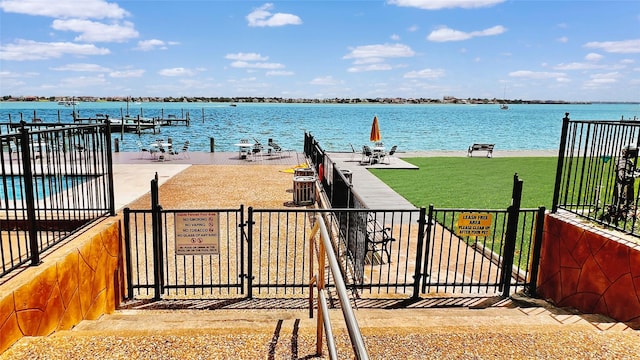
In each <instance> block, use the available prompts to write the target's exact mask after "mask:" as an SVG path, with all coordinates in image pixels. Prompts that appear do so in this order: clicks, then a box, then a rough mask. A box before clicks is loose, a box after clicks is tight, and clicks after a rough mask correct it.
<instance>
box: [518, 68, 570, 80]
mask: <svg viewBox="0 0 640 360" xmlns="http://www.w3.org/2000/svg"><path fill="white" fill-rule="evenodd" d="M509 76H511V77H518V78H525V79H533V80H543V79H556V80H559V79H563V78H566V77H567V75H566V74H565V73H561V72H547V71H529V70H518V71H513V72H510V73H509Z"/></svg>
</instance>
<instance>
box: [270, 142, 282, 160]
mask: <svg viewBox="0 0 640 360" xmlns="http://www.w3.org/2000/svg"><path fill="white" fill-rule="evenodd" d="M267 145H269V147H271V150H270V151H269V154H271V155H278V156H282V152H283V150H282V148H281V147H280V145H278V144H276V143H275V142H274V141H273V140H272V139H269V142H268V143H267Z"/></svg>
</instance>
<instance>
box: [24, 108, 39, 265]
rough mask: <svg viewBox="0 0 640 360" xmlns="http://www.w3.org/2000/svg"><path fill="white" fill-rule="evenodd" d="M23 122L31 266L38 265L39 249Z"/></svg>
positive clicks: (27, 141) (26, 138)
mask: <svg viewBox="0 0 640 360" xmlns="http://www.w3.org/2000/svg"><path fill="white" fill-rule="evenodd" d="M25 124H26V122H25V121H24V120H21V121H20V125H21V127H20V147H21V150H20V151H22V173H23V174H24V195H25V201H26V205H27V222H28V224H29V250H31V265H32V266H36V265H38V264H39V263H40V247H39V246H38V222H37V221H36V205H35V201H36V200H35V194H34V193H33V172H31V149H30V148H29V143H30V141H29V129H27V127H26V126H25Z"/></svg>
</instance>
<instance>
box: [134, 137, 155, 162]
mask: <svg viewBox="0 0 640 360" xmlns="http://www.w3.org/2000/svg"><path fill="white" fill-rule="evenodd" d="M137 144H138V149H139V150H140V158H142V159H144V158H145V154H149V158H154V157H155V156H156V152H158V150H156V149H154V148H146V147H144V145H142V142H141V141H138V143H137Z"/></svg>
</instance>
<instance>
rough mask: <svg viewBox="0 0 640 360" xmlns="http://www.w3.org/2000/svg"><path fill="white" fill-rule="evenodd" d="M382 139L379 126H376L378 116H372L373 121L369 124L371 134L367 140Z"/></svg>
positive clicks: (375, 140)
mask: <svg viewBox="0 0 640 360" xmlns="http://www.w3.org/2000/svg"><path fill="white" fill-rule="evenodd" d="M381 139H382V137H381V136H380V126H378V116H377V115H376V116H374V117H373V123H372V124H371V135H370V136H369V140H370V141H372V142H378V141H380V140H381Z"/></svg>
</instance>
